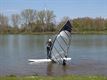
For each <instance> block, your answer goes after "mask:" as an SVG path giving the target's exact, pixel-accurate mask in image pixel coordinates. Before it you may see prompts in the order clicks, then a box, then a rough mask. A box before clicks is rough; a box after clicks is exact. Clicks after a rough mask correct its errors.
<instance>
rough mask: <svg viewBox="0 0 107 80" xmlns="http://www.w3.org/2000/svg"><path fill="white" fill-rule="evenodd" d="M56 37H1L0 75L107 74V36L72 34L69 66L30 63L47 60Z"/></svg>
mask: <svg viewBox="0 0 107 80" xmlns="http://www.w3.org/2000/svg"><path fill="white" fill-rule="evenodd" d="M51 36H52V35H0V75H66V74H87V75H88V74H90V75H107V35H72V41H71V47H70V50H69V57H71V58H72V60H71V61H69V62H68V63H67V66H62V65H58V64H52V63H41V64H35V63H29V62H28V59H30V58H33V59H39V58H46V46H45V45H46V41H47V40H48V38H49V37H51Z"/></svg>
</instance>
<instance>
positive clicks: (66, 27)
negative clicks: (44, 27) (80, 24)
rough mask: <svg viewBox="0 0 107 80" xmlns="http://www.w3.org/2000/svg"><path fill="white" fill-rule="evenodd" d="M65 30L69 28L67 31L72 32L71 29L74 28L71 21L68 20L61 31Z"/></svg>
mask: <svg viewBox="0 0 107 80" xmlns="http://www.w3.org/2000/svg"><path fill="white" fill-rule="evenodd" d="M63 30H67V31H69V32H71V30H72V25H71V23H70V21H69V20H68V21H67V23H66V24H65V25H64V26H63V28H62V29H61V30H60V32H61V31H63Z"/></svg>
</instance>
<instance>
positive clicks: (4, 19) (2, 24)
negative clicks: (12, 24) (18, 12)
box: [0, 14, 8, 32]
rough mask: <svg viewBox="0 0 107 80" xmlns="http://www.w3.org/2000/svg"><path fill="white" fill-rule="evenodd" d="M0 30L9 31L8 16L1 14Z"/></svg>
mask: <svg viewBox="0 0 107 80" xmlns="http://www.w3.org/2000/svg"><path fill="white" fill-rule="evenodd" d="M0 32H8V17H7V16H5V15H3V14H0Z"/></svg>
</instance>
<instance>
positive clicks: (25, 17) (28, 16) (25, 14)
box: [21, 9, 36, 30]
mask: <svg viewBox="0 0 107 80" xmlns="http://www.w3.org/2000/svg"><path fill="white" fill-rule="evenodd" d="M21 17H22V22H23V24H25V26H26V27H27V30H31V29H32V26H31V24H32V23H34V22H35V19H36V10H33V9H25V10H24V11H22V12H21Z"/></svg>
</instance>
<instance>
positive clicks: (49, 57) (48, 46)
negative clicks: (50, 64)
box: [47, 39, 52, 59]
mask: <svg viewBox="0 0 107 80" xmlns="http://www.w3.org/2000/svg"><path fill="white" fill-rule="evenodd" d="M51 48H52V40H51V39H49V40H48V41H47V59H51Z"/></svg>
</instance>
